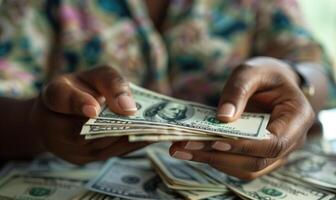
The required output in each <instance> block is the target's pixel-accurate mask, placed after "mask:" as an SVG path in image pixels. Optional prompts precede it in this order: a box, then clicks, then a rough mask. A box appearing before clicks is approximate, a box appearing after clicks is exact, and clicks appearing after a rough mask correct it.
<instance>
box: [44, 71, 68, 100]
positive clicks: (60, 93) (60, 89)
mask: <svg viewBox="0 0 336 200" xmlns="http://www.w3.org/2000/svg"><path fill="white" fill-rule="evenodd" d="M67 86H68V83H67V81H66V78H65V77H58V78H56V79H55V80H53V81H52V82H50V83H48V84H47V85H46V86H45V88H44V90H43V92H42V97H43V101H44V103H45V104H47V105H49V106H54V105H57V102H59V100H60V99H62V98H63V97H64V96H66V94H64V92H66V90H64V88H65V87H67Z"/></svg>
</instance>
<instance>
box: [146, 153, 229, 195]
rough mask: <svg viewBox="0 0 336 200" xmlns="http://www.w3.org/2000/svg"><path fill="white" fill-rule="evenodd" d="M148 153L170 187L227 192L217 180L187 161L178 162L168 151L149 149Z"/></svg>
mask: <svg viewBox="0 0 336 200" xmlns="http://www.w3.org/2000/svg"><path fill="white" fill-rule="evenodd" d="M147 153H148V156H149V158H150V159H151V161H152V162H153V164H154V166H155V169H156V170H157V172H158V174H159V175H160V176H161V178H162V179H163V181H165V183H166V184H167V186H168V187H170V188H172V189H180V190H187V189H189V190H200V191H217V192H222V193H224V192H226V191H227V187H226V186H225V185H223V184H216V183H215V180H212V179H211V177H209V176H207V175H206V174H201V173H199V172H198V171H196V170H194V169H193V168H192V167H190V166H189V165H188V164H187V161H182V160H177V159H174V158H172V157H171V156H169V155H168V153H167V151H163V150H161V149H157V148H148V149H147Z"/></svg>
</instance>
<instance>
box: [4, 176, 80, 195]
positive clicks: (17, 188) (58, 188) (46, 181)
mask: <svg viewBox="0 0 336 200" xmlns="http://www.w3.org/2000/svg"><path fill="white" fill-rule="evenodd" d="M84 183H85V182H84V181H83V180H77V179H71V178H65V177H62V178H60V177H54V176H41V175H36V174H28V173H22V172H12V173H10V174H9V175H7V176H6V177H5V178H3V179H2V181H1V182H0V199H30V200H41V199H48V200H59V199H64V200H70V199H72V198H74V197H75V196H77V195H78V194H80V193H81V192H82V191H83V190H84V187H83V186H84Z"/></svg>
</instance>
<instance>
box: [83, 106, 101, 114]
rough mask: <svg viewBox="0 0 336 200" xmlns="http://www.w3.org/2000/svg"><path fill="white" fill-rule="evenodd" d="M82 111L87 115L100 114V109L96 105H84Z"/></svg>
mask: <svg viewBox="0 0 336 200" xmlns="http://www.w3.org/2000/svg"><path fill="white" fill-rule="evenodd" d="M82 111H83V113H84V115H85V116H87V117H96V116H97V115H98V109H97V108H96V107H95V106H91V105H84V106H83V108H82Z"/></svg>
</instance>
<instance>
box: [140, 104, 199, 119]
mask: <svg viewBox="0 0 336 200" xmlns="http://www.w3.org/2000/svg"><path fill="white" fill-rule="evenodd" d="M193 113H194V111H193V109H192V108H191V107H189V106H187V105H184V104H179V103H176V102H170V101H164V102H162V103H159V104H155V105H153V106H151V107H149V108H148V109H147V110H146V111H145V113H144V117H145V118H146V119H150V120H153V121H158V122H178V121H183V120H186V119H188V118H190V117H191V116H192V115H193Z"/></svg>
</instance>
